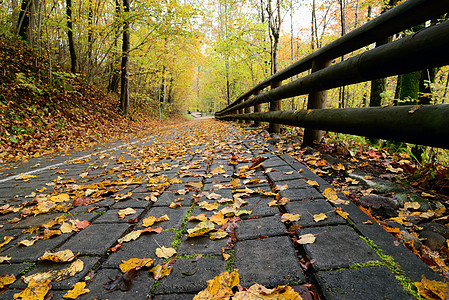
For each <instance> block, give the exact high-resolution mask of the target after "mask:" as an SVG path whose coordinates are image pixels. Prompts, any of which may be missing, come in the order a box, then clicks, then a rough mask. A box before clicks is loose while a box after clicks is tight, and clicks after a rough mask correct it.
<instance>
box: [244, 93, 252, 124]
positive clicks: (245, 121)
mask: <svg viewBox="0 0 449 300" xmlns="http://www.w3.org/2000/svg"><path fill="white" fill-rule="evenodd" d="M248 98H249V96H248V97H246V98H243V102H245V101H246V100H248ZM250 112H251V107H250V106H248V107H245V114H249V113H250ZM243 123H246V124H249V123H250V120H244V121H243Z"/></svg>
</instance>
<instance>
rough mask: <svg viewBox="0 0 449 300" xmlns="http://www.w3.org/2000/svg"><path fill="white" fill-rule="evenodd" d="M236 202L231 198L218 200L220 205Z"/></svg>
mask: <svg viewBox="0 0 449 300" xmlns="http://www.w3.org/2000/svg"><path fill="white" fill-rule="evenodd" d="M233 201H234V200H232V199H229V198H221V199H220V200H218V203H228V202H233Z"/></svg>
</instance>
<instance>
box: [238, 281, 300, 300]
mask: <svg viewBox="0 0 449 300" xmlns="http://www.w3.org/2000/svg"><path fill="white" fill-rule="evenodd" d="M232 299H233V300H256V299H267V300H268V299H289V300H302V299H303V298H301V296H300V295H299V294H298V293H297V292H296V291H295V290H294V289H293V288H292V287H291V286H288V285H280V286H277V287H275V288H274V289H267V288H266V287H264V286H263V285H260V284H258V283H255V284H253V285H252V286H251V287H250V288H249V289H246V290H243V291H239V292H237V293H235V295H234V297H232Z"/></svg>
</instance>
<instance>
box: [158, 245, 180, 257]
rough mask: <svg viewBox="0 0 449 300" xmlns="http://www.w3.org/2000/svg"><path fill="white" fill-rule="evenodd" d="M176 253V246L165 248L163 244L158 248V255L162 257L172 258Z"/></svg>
mask: <svg viewBox="0 0 449 300" xmlns="http://www.w3.org/2000/svg"><path fill="white" fill-rule="evenodd" d="M175 254H176V250H175V249H174V248H165V247H164V246H162V247H161V248H157V249H156V256H157V257H160V258H170V257H172V256H173V255H175Z"/></svg>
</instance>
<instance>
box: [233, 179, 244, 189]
mask: <svg viewBox="0 0 449 300" xmlns="http://www.w3.org/2000/svg"><path fill="white" fill-rule="evenodd" d="M231 185H232V187H233V188H238V187H239V186H241V185H242V184H241V183H240V179H238V178H235V179H234V180H232V181H231Z"/></svg>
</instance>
